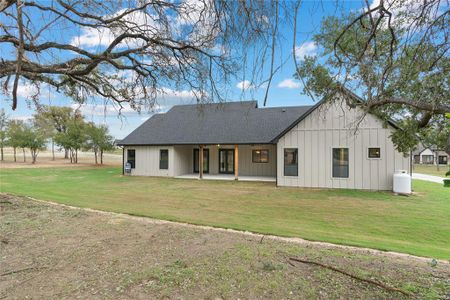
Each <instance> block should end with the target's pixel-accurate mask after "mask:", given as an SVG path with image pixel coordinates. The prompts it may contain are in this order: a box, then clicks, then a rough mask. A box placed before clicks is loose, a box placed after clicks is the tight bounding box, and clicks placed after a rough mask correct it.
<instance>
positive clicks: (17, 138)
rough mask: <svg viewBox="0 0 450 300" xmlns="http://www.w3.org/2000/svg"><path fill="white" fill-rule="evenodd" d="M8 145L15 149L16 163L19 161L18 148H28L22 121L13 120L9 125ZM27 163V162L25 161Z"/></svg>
mask: <svg viewBox="0 0 450 300" xmlns="http://www.w3.org/2000/svg"><path fill="white" fill-rule="evenodd" d="M7 135H8V140H9V143H8V145H9V146H11V147H13V149H14V162H16V161H17V157H16V150H17V148H25V147H26V138H25V134H24V124H23V121H20V120H11V121H10V122H9V124H8V131H7ZM24 161H25V160H24Z"/></svg>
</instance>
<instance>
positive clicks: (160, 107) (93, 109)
mask: <svg viewBox="0 0 450 300" xmlns="http://www.w3.org/2000/svg"><path fill="white" fill-rule="evenodd" d="M196 93H197V96H199V97H200V92H196V91H188V90H181V91H178V90H173V89H171V88H167V87H164V88H162V89H160V90H159V92H158V95H157V97H156V101H155V103H154V105H153V107H146V106H145V104H144V105H143V106H142V107H141V108H142V112H145V109H146V108H148V109H149V111H151V112H161V111H165V110H167V109H169V108H170V107H172V106H173V105H179V104H190V103H194V102H195V100H196ZM122 106H123V108H122V109H121V110H120V107H119V105H117V104H115V103H112V102H111V103H108V104H96V103H88V104H78V103H74V104H72V105H70V107H72V109H74V110H78V111H80V112H81V113H82V114H83V115H84V116H114V115H118V114H119V111H120V113H121V114H126V115H131V114H133V113H136V114H137V112H136V111H135V110H134V109H133V108H132V107H131V106H130V105H129V104H128V103H124V104H122ZM143 118H144V117H143Z"/></svg>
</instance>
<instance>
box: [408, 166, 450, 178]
mask: <svg viewBox="0 0 450 300" xmlns="http://www.w3.org/2000/svg"><path fill="white" fill-rule="evenodd" d="M449 170H450V166H444V165H440V166H439V171H438V169H437V167H436V166H435V165H417V164H415V165H414V166H413V172H414V173H421V174H428V175H434V176H440V177H445V173H447V172H448V171H449Z"/></svg>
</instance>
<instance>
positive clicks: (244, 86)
mask: <svg viewBox="0 0 450 300" xmlns="http://www.w3.org/2000/svg"><path fill="white" fill-rule="evenodd" d="M236 87H237V88H238V89H241V90H248V89H252V88H254V87H255V86H254V85H253V84H252V83H251V82H250V81H248V80H244V81H241V82H238V83H237V84H236Z"/></svg>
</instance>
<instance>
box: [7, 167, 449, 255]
mask: <svg viewBox="0 0 450 300" xmlns="http://www.w3.org/2000/svg"><path fill="white" fill-rule="evenodd" d="M120 172H121V171H120V169H118V168H97V169H92V168H91V169H89V168H84V169H81V168H71V169H57V168H53V169H50V168H48V169H44V168H42V169H2V170H0V191H1V192H8V193H13V194H17V195H28V196H31V197H34V198H38V199H43V200H51V201H54V202H59V203H64V204H70V205H75V206H80V207H90V208H95V209H100V210H106V211H114V212H122V213H127V214H132V215H139V216H149V217H153V218H158V219H166V220H173V221H181V222H188V223H193V224H203V225H210V226H218V227H226V228H234V229H240V230H249V231H254V232H261V233H267V234H274V235H281V236H296V237H302V238H305V239H309V240H318V241H326V242H332V243H339V244H347V245H355V246H363V247H370V248H376V249H382V250H392V251H400V252H406V253H411V254H415V255H421V256H429V257H436V258H444V259H450V247H449V241H450V222H449V220H450V189H448V188H447V189H446V188H444V187H443V186H442V185H440V184H434V183H429V182H423V181H415V182H414V190H415V191H416V192H418V195H415V196H411V197H402V196H394V195H392V194H391V193H388V192H365V191H354V190H311V189H297V188H276V187H275V185H274V184H271V183H250V182H234V181H208V180H205V181H197V180H188V179H185V180H183V179H171V178H147V177H123V176H121V174H120Z"/></svg>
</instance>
